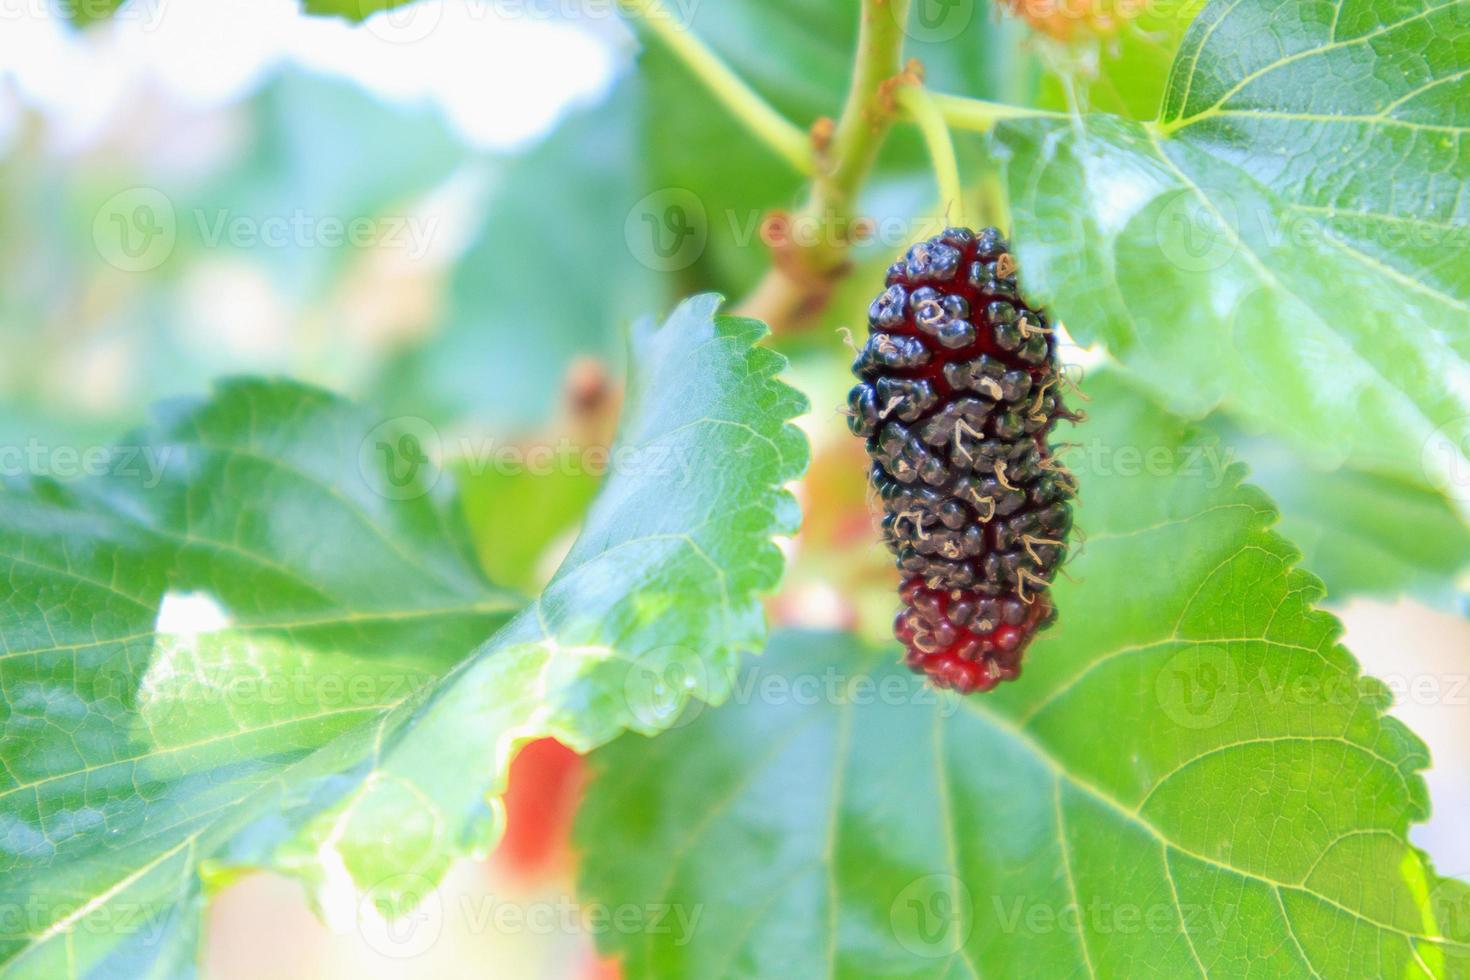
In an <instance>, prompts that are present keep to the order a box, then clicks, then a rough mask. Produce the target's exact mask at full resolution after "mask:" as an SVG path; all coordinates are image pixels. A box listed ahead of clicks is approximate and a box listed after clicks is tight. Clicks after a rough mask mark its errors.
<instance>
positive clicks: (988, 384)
mask: <svg viewBox="0 0 1470 980" xmlns="http://www.w3.org/2000/svg"><path fill="white" fill-rule="evenodd" d="M886 287H887V288H885V289H884V291H883V292H882V294H880V295H879V296H878V298H877V299H875V300H874V301H873V305H872V307H871V308H870V310H869V312H868V321H869V326H870V329H871V336H870V337H869V338H868V341H867V344H866V345H865V346H864V347H863V349H862V351H861V353H859V355H858V358H857V361H856V362H855V363H854V364H853V373H854V374H856V375H857V376H858V378H859V379H860V383H859V384H858V385H857V386H856V387H854V388H853V389H852V392H851V393H850V395H849V396H848V415H849V422H850V424H851V427H852V431H853V432H854V433H855V434H857V435H859V436H862V437H863V438H865V439H866V440H867V446H868V453H869V455H870V456H871V457H872V459H873V469H872V473H871V479H872V483H873V486H874V489H875V490H876V491H877V493H878V496H879V498H880V499H881V500H882V501H883V507H884V511H885V516H884V518H883V522H882V529H883V540H884V543H885V544H886V545H887V546H888V548H889V549H890V550H891V551H892V552H893V554H894V556H895V559H896V564H897V566H898V568H899V570H900V571H901V572H903V574H904V580H903V585H902V587H901V588H900V590H899V595H900V597H901V598H902V600H903V606H904V607H903V609H902V611H900V613H899V615H898V619H897V622H896V623H895V624H894V633H895V635H896V636H897V637H898V639H899V641H900V642H902V643H903V645H904V647H905V648H906V650H907V655H906V660H907V662H908V664H909V665H910V666H911V667H913V668H914V669H915V670H917V671H922V672H923V673H925V674H927V675H929V677H930V678H931V679H932V680H933V681H934V683H935V684H937V685H939V686H940V687H947V688H953V689H955V690H957V691H960V692H961V693H969V692H971V691H986V690H989V689H990V688H992V687H994V686H995V685H996V684H997V683H999V682H1000V681H1002V680H1009V679H1011V678H1014V677H1016V676H1017V675H1018V674H1019V673H1020V670H1021V655H1022V654H1023V653H1024V652H1025V649H1026V647H1027V645H1028V644H1029V643H1030V642H1031V639H1032V637H1034V636H1035V634H1036V633H1037V632H1038V631H1039V630H1042V629H1045V628H1046V627H1047V626H1049V625H1051V623H1052V622H1053V621H1054V620H1055V619H1056V611H1055V609H1054V608H1053V607H1052V604H1051V597H1050V591H1049V586H1050V583H1051V582H1052V580H1053V579H1054V578H1055V577H1056V573H1057V570H1058V569H1059V568H1060V567H1061V564H1062V562H1063V561H1065V560H1066V557H1067V543H1066V542H1067V538H1068V534H1069V532H1070V531H1071V528H1072V509H1071V500H1072V496H1073V493H1074V488H1073V484H1072V478H1071V474H1069V473H1068V472H1067V471H1066V469H1065V468H1063V467H1062V466H1061V465H1060V463H1059V462H1058V461H1057V460H1056V458H1055V457H1054V456H1053V455H1052V450H1051V447H1050V445H1049V444H1048V441H1047V440H1048V437H1049V435H1050V433H1051V430H1052V427H1053V426H1054V425H1055V424H1056V421H1057V420H1058V419H1068V420H1075V418H1076V416H1074V415H1073V414H1072V413H1070V412H1068V411H1067V408H1066V406H1065V405H1063V403H1062V399H1061V388H1062V377H1061V369H1060V366H1059V365H1058V362H1057V356H1056V338H1055V336H1054V334H1053V332H1052V328H1051V321H1050V320H1049V319H1048V318H1047V316H1046V314H1045V313H1044V312H1043V311H1041V310H1038V309H1034V308H1033V307H1031V306H1030V305H1029V304H1027V303H1026V301H1025V300H1024V299H1023V298H1022V297H1021V295H1020V292H1019V291H1018V289H1017V286H1016V264H1015V261H1014V259H1013V258H1012V257H1011V255H1010V246H1009V245H1008V244H1007V243H1006V241H1005V239H1004V238H1003V237H1002V236H1001V234H1000V232H999V231H997V230H996V229H994V228H986V229H984V230H983V231H980V232H979V233H974V232H971V231H969V230H968V229H964V228H948V229H946V230H945V231H944V232H943V233H942V234H940V235H938V236H936V237H934V238H931V239H929V240H928V241H924V242H919V243H918V244H916V245H914V246H913V247H911V248H910V249H909V250H908V252H907V253H905V255H904V256H903V258H901V259H899V261H898V262H896V263H894V265H893V266H892V267H890V268H889V270H888V277H887V282H886Z"/></svg>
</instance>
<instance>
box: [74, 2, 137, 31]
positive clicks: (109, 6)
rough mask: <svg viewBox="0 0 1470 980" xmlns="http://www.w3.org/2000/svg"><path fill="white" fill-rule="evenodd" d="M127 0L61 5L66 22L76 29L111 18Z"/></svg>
mask: <svg viewBox="0 0 1470 980" xmlns="http://www.w3.org/2000/svg"><path fill="white" fill-rule="evenodd" d="M126 2H127V0H69V2H67V3H65V4H63V5H62V11H63V12H64V13H65V15H66V18H67V20H69V21H71V23H72V24H73V25H75V26H77V27H86V26H87V25H88V24H95V23H98V22H99V21H105V20H108V19H109V18H111V17H112V16H113V15H114V14H116V13H117V12H118V10H119V9H120V8H121V7H122V5H123V4H124V3H126Z"/></svg>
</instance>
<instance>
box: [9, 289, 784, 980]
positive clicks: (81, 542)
mask: <svg viewBox="0 0 1470 980" xmlns="http://www.w3.org/2000/svg"><path fill="white" fill-rule="evenodd" d="M715 305H716V301H715V299H714V298H713V297H701V298H697V299H694V300H690V301H689V302H688V303H686V304H685V305H683V306H682V307H680V309H679V311H678V312H677V313H676V314H675V315H674V316H673V317H671V318H670V320H669V321H668V322H667V323H665V324H664V325H663V326H662V327H654V326H652V325H651V324H643V325H641V326H640V327H639V329H638V330H637V333H636V336H635V341H634V343H635V347H634V350H635V354H636V357H635V359H634V373H633V377H632V379H631V384H630V395H629V401H628V406H629V408H628V412H627V414H626V416H625V423H624V426H623V431H622V433H621V436H620V441H619V444H618V445H619V447H620V448H621V450H622V455H618V454H617V453H616V452H615V454H614V458H615V459H618V460H620V464H619V467H620V468H619V469H618V470H617V471H616V472H615V473H614V475H613V476H612V477H611V478H610V479H609V480H608V482H607V484H606V486H605V487H604V489H603V491H602V493H601V495H600V496H599V497H598V500H597V502H596V504H595V505H594V507H593V510H592V513H591V515H590V516H589V518H588V521H587V525H586V528H585V530H584V532H583V534H582V536H581V537H580V538H579V540H578V543H577V545H576V546H575V547H574V548H573V550H572V553H571V554H570V555H569V556H568V558H567V559H566V561H565V562H564V563H563V565H562V568H561V570H560V571H559V573H558V575H557V577H556V578H555V579H554V580H553V581H552V583H551V584H550V586H549V587H548V588H547V590H546V591H545V592H544V593H543V594H542V595H541V597H540V598H539V599H538V600H537V601H536V602H534V603H533V604H532V605H531V606H530V607H528V608H526V609H525V610H524V611H523V612H522V613H521V614H520V615H519V616H518V617H517V618H515V619H514V620H512V621H510V622H509V623H508V624H506V625H505V626H504V627H503V628H501V629H500V630H499V631H498V632H496V633H495V634H494V636H493V638H491V639H489V640H487V641H485V642H483V643H481V644H480V646H479V647H478V648H474V649H472V648H473V647H474V644H475V643H477V642H479V641H481V640H482V639H484V637H486V636H488V635H490V633H491V632H492V630H493V629H494V627H495V625H496V624H498V623H499V622H501V621H502V620H504V618H505V615H506V611H507V609H508V608H509V604H508V598H509V597H508V596H507V595H506V594H504V593H502V592H500V591H499V590H496V589H494V588H493V587H491V586H489V585H488V584H487V583H486V582H485V581H484V580H483V579H482V578H481V577H480V576H479V574H478V572H476V571H475V570H474V568H473V563H472V560H471V559H470V557H469V553H468V544H467V541H466V536H465V534H464V533H463V529H462V527H460V526H459V523H458V521H457V520H456V519H455V518H454V516H453V514H452V513H451V512H448V511H446V510H445V509H444V508H443V507H442V506H441V504H442V503H443V500H442V499H441V497H442V494H440V495H438V496H436V495H434V494H431V493H430V492H429V491H430V490H431V489H437V488H438V483H439V479H440V478H439V474H438V473H437V471H436V470H435V469H434V468H433V466H432V464H429V463H427V461H426V460H424V459H423V457H424V456H426V455H428V451H429V449H430V448H431V446H430V444H431V443H432V441H433V440H434V439H435V438H436V434H435V433H434V431H433V430H432V429H431V428H429V427H428V426H427V425H425V424H424V423H422V422H421V421H415V420H407V421H404V420H390V421H389V422H388V423H383V424H377V425H375V424H374V423H375V421H376V420H375V418H374V417H373V416H372V415H371V414H369V413H366V412H364V411H363V410H360V409H356V408H354V407H352V406H350V405H348V404H347V403H345V402H342V401H340V400H338V399H336V398H333V397H331V396H328V395H325V394H323V393H321V392H319V391H316V390H313V389H308V388H303V387H300V386H297V385H293V384H288V383H284V382H275V383H272V382H253V381H241V382H232V383H230V384H227V385H225V386H224V387H222V388H221V389H220V391H219V392H218V393H217V394H216V396H215V397H214V398H213V399H212V400H210V401H208V402H204V403H191V404H188V405H182V406H173V407H170V408H168V409H167V410H166V411H165V412H164V414H163V416H162V417H161V419H160V422H159V425H158V426H157V427H156V428H155V429H154V430H152V431H151V432H150V433H149V434H148V435H147V436H146V437H145V438H144V439H142V440H141V441H140V442H138V443H136V445H138V446H139V447H141V449H142V450H144V451H145V455H141V456H137V457H135V458H132V460H131V462H127V460H128V459H129V457H127V456H125V455H122V454H120V455H119V457H118V458H117V460H115V465H114V472H113V474H112V475H111V476H109V477H106V478H100V479H99V480H97V481H96V482H94V483H87V484H80V485H77V486H74V487H67V486H62V485H58V484H53V483H38V484H34V485H32V486H29V487H21V488H16V489H14V490H12V491H11V492H7V493H4V494H0V541H3V542H4V544H3V549H4V553H3V558H0V561H3V564H4V566H5V575H6V579H7V581H9V582H10V583H11V585H12V588H13V590H14V591H13V594H12V595H11V596H10V598H9V601H8V602H7V603H6V604H5V605H4V606H3V607H0V640H3V645H4V649H5V651H6V653H5V655H4V657H3V658H0V682H3V683H0V689H3V691H4V698H3V703H0V718H3V723H4V730H3V735H4V737H3V740H0V763H3V767H0V773H3V777H4V781H3V784H0V822H3V827H4V839H5V840H6V842H7V846H6V847H5V849H4V851H3V853H0V873H3V876H0V881H3V885H0V904H3V905H5V906H7V907H12V908H16V909H26V910H29V915H28V918H27V921H26V922H25V924H24V928H23V929H21V930H17V931H12V930H9V929H8V930H7V931H6V933H5V935H4V936H3V937H0V962H3V964H4V966H5V967H6V969H7V972H8V973H10V974H13V975H18V976H38V977H49V976H56V975H59V974H72V975H80V974H93V973H96V974H107V975H118V976H140V975H145V974H172V973H174V972H175V971H179V970H183V969H185V968H184V967H183V966H182V964H184V963H187V962H188V961H189V960H191V959H192V954H191V953H190V951H189V950H188V949H187V948H184V949H181V948H180V946H181V945H184V944H192V943H193V941H194V939H195V937H196V934H197V930H198V925H197V923H198V918H197V917H198V910H199V906H200V904H201V901H202V898H201V896H202V883H201V881H200V873H201V868H204V869H206V870H207V871H208V873H209V875H210V876H211V877H212V878H213V877H216V876H228V874H229V873H230V869H234V868H253V867H276V868H278V869H280V870H283V871H287V872H291V873H294V874H296V875H299V876H301V877H303V878H305V879H306V880H308V881H309V882H310V883H312V884H313V885H315V886H316V894H317V896H318V899H319V900H320V901H321V903H322V905H323V908H324V911H326V912H327V913H328V914H329V915H342V914H346V915H347V916H348V917H349V919H351V918H354V917H355V918H356V919H357V922H358V924H359V927H360V928H363V929H371V928H373V925H372V923H373V921H374V919H373V915H372V914H371V910H373V909H377V910H378V911H379V912H380V913H381V914H382V915H383V916H386V917H389V918H391V917H392V916H393V915H395V914H396V913H398V912H400V911H402V910H404V909H405V908H406V907H407V906H409V905H411V904H413V903H414V902H415V901H416V900H417V899H418V898H421V897H423V896H424V895H425V894H426V892H427V889H429V888H430V887H432V885H433V884H434V883H435V882H436V881H437V880H438V877H439V876H440V875H441V874H442V873H443V871H444V869H445V868H446V867H447V865H448V864H449V862H450V861H451V860H452V859H453V858H454V857H456V856H458V855H463V854H467V853H473V854H483V853H484V852H485V851H486V850H487V849H488V847H489V845H490V844H491V843H492V842H493V840H494V837H495V835H496V834H497V832H498V823H499V819H498V815H497V814H496V812H494V811H493V810H492V808H493V807H494V806H495V803H494V802H493V801H494V794H497V793H498V792H500V790H501V789H502V788H503V783H504V778H505V767H506V764H507V762H508V761H509V757H510V756H511V755H512V754H513V753H514V751H515V749H516V747H517V746H518V745H519V744H521V743H522V742H524V741H526V740H529V739H533V738H536V737H540V736H543V735H554V736H556V737H557V738H558V739H560V740H561V741H563V742H564V743H566V744H568V745H570V746H573V747H575V748H578V749H579V750H582V751H585V750H587V749H589V748H590V747H592V746H593V745H596V744H598V743H599V742H602V741H606V740H607V739H609V738H611V737H612V736H613V735H614V734H616V733H617V732H619V731H620V730H622V729H623V728H625V727H633V728H636V729H637V730H639V731H645V732H651V731H655V730H657V729H659V728H661V727H663V726H665V725H667V724H668V722H669V721H671V720H672V718H673V717H674V716H675V715H677V713H678V711H679V710H680V708H682V706H683V705H684V703H685V702H686V700H687V699H689V698H691V697H697V698H707V699H712V700H719V699H721V698H723V697H725V696H726V695H727V694H728V692H729V685H730V681H731V674H732V673H733V667H734V665H735V663H736V662H737V661H738V658H739V656H740V654H741V653H742V652H748V651H753V650H755V649H757V648H759V647H760V646H761V644H762V642H763V624H762V620H761V609H760V604H759V602H758V600H757V598H756V594H757V593H758V592H761V591H766V590H769V589H770V588H772V586H773V585H774V584H775V581H776V578H777V576H778V575H779V574H780V569H781V557H780V553H779V551H778V550H777V549H776V547H775V545H774V544H773V543H772V542H771V540H770V538H771V536H772V535H773V534H775V533H789V532H790V531H792V530H794V526H795V523H796V516H797V515H796V514H795V505H794V501H793V500H792V499H791V498H790V496H789V495H788V494H787V493H786V492H785V491H783V490H781V489H780V487H781V486H782V485H783V484H784V483H786V482H787V481H788V480H791V479H793V478H795V477H796V476H797V475H798V474H799V473H800V470H801V467H802V465H803V463H804V460H805V444H804V441H803V439H802V437H801V435H800V433H799V432H798V431H797V430H796V429H795V428H794V427H793V426H791V425H789V424H788V423H787V422H786V421H785V420H786V419H788V418H790V417H791V416H792V415H794V414H796V413H797V412H800V411H802V409H803V405H802V403H801V399H800V396H799V395H797V394H796V393H795V392H794V391H792V390H791V389H789V388H787V387H786V386H785V385H783V384H782V383H781V382H779V381H777V380H775V379H774V374H775V373H776V371H777V370H779V369H780V367H781V365H782V362H781V359H780V358H779V357H778V356H776V355H774V354H772V353H770V352H768V351H765V350H763V349H760V348H752V347H751V344H752V343H753V342H754V341H755V340H757V339H758V338H759V336H760V333H761V331H762V328H761V326H760V324H758V323H755V322H754V321H749V320H736V319H730V318H718V319H717V318H715V317H714V316H713V313H714V309H715ZM400 423H401V425H402V427H400ZM150 459H151V460H158V461H161V466H162V468H155V467H151V466H148V465H145V461H146V460H150ZM683 464H688V465H687V467H686V466H684V465H683ZM129 467H130V468H131V469H129ZM467 651H470V652H468V654H467ZM665 672H678V674H679V676H681V677H684V678H687V679H688V680H687V683H680V684H678V685H677V686H675V687H674V688H672V689H670V688H668V687H667V686H666V685H665V678H666V676H667V677H668V678H672V677H673V676H674V675H673V674H672V673H668V674H666V673H665ZM359 891H362V892H366V897H365V898H363V900H362V902H361V903H359V902H358V897H357V896H358V892H359ZM364 910H367V911H364ZM375 935H376V934H375ZM395 936H398V934H396V933H393V932H392V931H391V930H390V929H388V928H387V927H384V928H383V930H382V934H381V935H379V936H378V938H379V939H380V940H381V941H384V942H391V941H393V939H394V937H395ZM399 938H401V936H399Z"/></svg>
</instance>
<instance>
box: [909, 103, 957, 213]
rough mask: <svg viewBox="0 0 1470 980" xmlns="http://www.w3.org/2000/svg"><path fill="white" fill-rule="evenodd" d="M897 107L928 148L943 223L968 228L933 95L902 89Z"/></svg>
mask: <svg viewBox="0 0 1470 980" xmlns="http://www.w3.org/2000/svg"><path fill="white" fill-rule="evenodd" d="M898 104H899V106H900V107H901V108H902V109H903V110H904V111H905V112H906V113H908V115H909V116H910V118H912V119H913V120H914V122H915V123H916V124H918V127H919V132H920V133H921V134H922V135H923V137H924V144H925V145H926V146H927V147H928V148H929V159H930V161H931V162H932V163H933V165H934V179H935V181H936V182H937V183H938V184H939V209H940V211H941V212H942V213H943V214H944V223H945V224H955V225H960V226H961V227H969V221H968V220H967V219H966V216H965V198H964V190H963V188H962V187H961V185H960V165H959V161H958V160H956V159H955V155H954V141H953V140H951V139H950V136H949V125H948V124H947V123H946V122H945V121H944V117H943V116H942V115H941V114H940V112H939V107H938V105H936V103H935V99H934V96H932V95H931V94H930V93H929V92H928V91H926V90H925V89H923V88H921V87H919V86H915V85H910V86H905V87H904V88H903V89H902V91H900V92H899V93H898Z"/></svg>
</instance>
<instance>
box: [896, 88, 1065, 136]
mask: <svg viewBox="0 0 1470 980" xmlns="http://www.w3.org/2000/svg"><path fill="white" fill-rule="evenodd" d="M929 98H930V100H931V101H932V102H933V104H934V108H935V110H936V111H937V112H938V114H939V115H940V116H941V117H942V118H943V119H944V121H945V122H946V123H948V124H949V125H951V126H953V127H954V128H956V129H968V130H972V131H973V132H977V133H988V132H990V130H992V129H994V128H995V124H996V123H997V122H999V121H1001V120H1002V119H1066V118H1068V116H1067V114H1066V113H1065V112H1053V111H1051V110H1050V109H1031V108H1027V107H1026V106H1017V105H1006V104H1005V103H1003V102H986V101H985V100H984V99H971V98H966V97H965V96H961V95H940V94H938V93H934V94H932V95H930V96H929ZM916 121H917V120H916Z"/></svg>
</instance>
